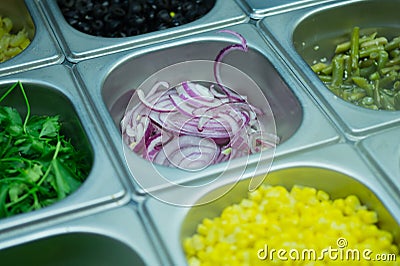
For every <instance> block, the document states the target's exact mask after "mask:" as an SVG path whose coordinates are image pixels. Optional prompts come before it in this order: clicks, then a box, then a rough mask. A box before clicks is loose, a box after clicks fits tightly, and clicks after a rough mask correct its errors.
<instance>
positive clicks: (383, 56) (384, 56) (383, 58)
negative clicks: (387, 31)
mask: <svg viewBox="0 0 400 266" xmlns="http://www.w3.org/2000/svg"><path fill="white" fill-rule="evenodd" d="M388 61H389V54H388V53H387V52H386V51H379V57H378V70H381V69H382V68H383V67H384V66H385V65H386V63H387V62H388Z"/></svg>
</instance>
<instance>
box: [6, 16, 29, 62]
mask: <svg viewBox="0 0 400 266" xmlns="http://www.w3.org/2000/svg"><path fill="white" fill-rule="evenodd" d="M12 28H13V22H12V21H11V19H10V18H8V17H4V18H3V17H1V16H0V63H1V62H4V61H6V60H8V59H10V58H13V57H14V56H16V55H17V54H19V53H21V52H22V51H23V50H24V49H25V48H26V47H28V45H29V44H30V43H31V41H30V40H29V38H28V33H27V31H26V30H25V29H21V30H20V31H18V32H16V34H14V33H13V29H12Z"/></svg>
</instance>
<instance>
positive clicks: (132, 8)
mask: <svg viewBox="0 0 400 266" xmlns="http://www.w3.org/2000/svg"><path fill="white" fill-rule="evenodd" d="M130 11H131V12H132V13H134V14H137V13H140V12H141V11H142V6H141V5H140V4H139V3H136V2H134V3H132V4H131V6H130Z"/></svg>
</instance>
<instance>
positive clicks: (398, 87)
mask: <svg viewBox="0 0 400 266" xmlns="http://www.w3.org/2000/svg"><path fill="white" fill-rule="evenodd" d="M393 91H400V80H398V81H396V82H395V83H394V84H393Z"/></svg>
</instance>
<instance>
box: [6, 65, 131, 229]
mask: <svg viewBox="0 0 400 266" xmlns="http://www.w3.org/2000/svg"><path fill="white" fill-rule="evenodd" d="M17 81H21V83H22V84H23V85H24V89H25V91H26V94H27V98H28V100H29V103H30V106H31V114H32V115H59V116H60V121H61V122H62V130H63V131H62V133H63V134H64V135H65V136H67V137H69V138H70V139H71V142H72V143H73V144H74V146H75V147H77V148H79V149H81V150H82V151H86V152H85V153H87V156H88V157H89V158H88V159H89V161H91V162H92V163H91V170H90V173H89V176H88V177H87V178H86V180H85V181H84V182H83V184H82V185H81V186H80V188H78V189H77V190H76V191H75V192H74V193H72V194H71V195H69V196H67V197H66V198H65V199H64V200H61V201H59V202H56V203H55V204H53V205H50V206H48V207H46V208H42V209H40V210H37V211H33V212H30V213H24V214H18V215H15V216H11V217H9V218H4V219H0V231H3V230H10V229H11V228H12V227H19V226H22V225H26V224H29V223H32V222H35V221H39V220H42V221H43V220H46V219H47V218H49V217H52V216H56V215H62V214H67V213H73V212H76V211H79V210H81V209H84V208H88V207H89V206H95V205H98V204H102V203H106V202H110V201H116V200H118V199H120V198H122V197H123V196H124V195H125V194H126V190H127V188H126V187H125V186H124V185H123V183H122V182H123V179H122V178H121V173H120V171H119V169H118V168H117V167H116V165H115V161H114V160H113V159H112V154H111V153H110V151H109V149H107V147H106V146H105V144H104V136H100V135H99V129H98V122H96V120H94V118H93V116H92V115H91V113H93V112H92V111H91V110H90V108H89V105H88V104H86V103H85V100H84V99H82V96H81V93H80V90H79V89H78V88H77V84H76V82H75V81H74V78H73V76H72V73H71V71H70V69H68V68H67V67H65V66H63V65H54V66H50V67H45V68H43V69H36V70H31V71H25V72H22V73H18V74H14V75H12V76H7V77H3V78H0V88H1V94H4V93H5V92H6V89H7V88H9V87H10V86H11V85H13V84H14V83H15V82H17ZM3 104H4V105H7V106H12V107H14V108H16V109H17V110H18V111H19V112H20V113H21V115H24V113H25V114H26V106H25V102H24V99H23V96H22V94H21V93H20V91H19V90H14V91H13V92H12V93H11V94H9V95H8V96H7V97H6V98H5V99H4V101H3V102H2V105H3ZM104 184H107V185H104Z"/></svg>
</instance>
